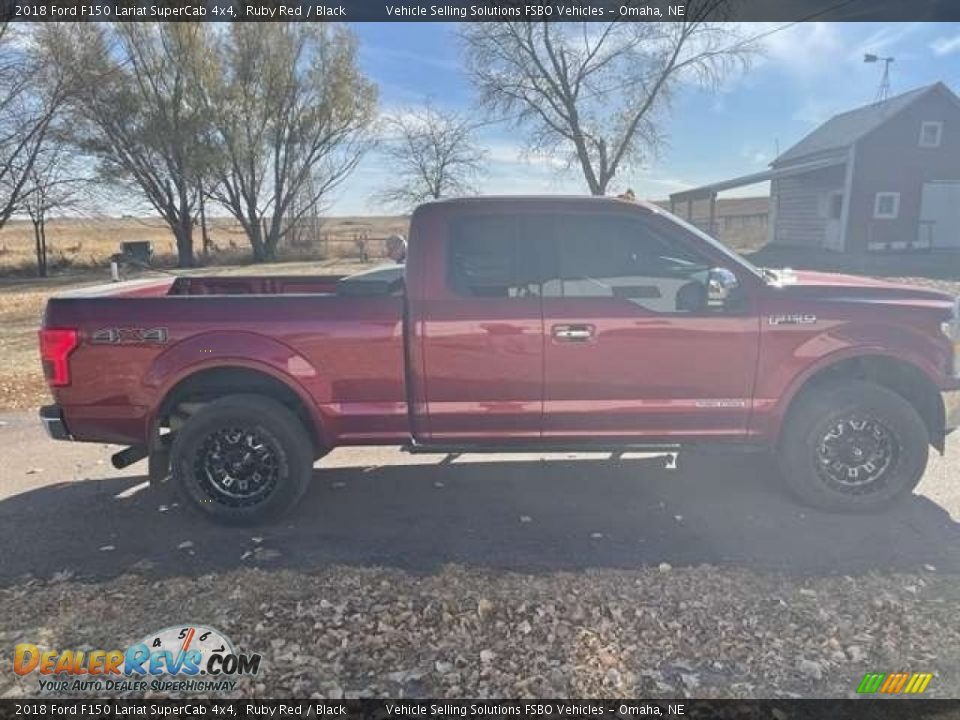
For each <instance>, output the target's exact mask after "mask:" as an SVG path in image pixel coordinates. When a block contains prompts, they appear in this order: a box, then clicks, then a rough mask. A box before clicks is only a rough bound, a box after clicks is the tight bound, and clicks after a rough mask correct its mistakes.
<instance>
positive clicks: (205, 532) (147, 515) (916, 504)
mask: <svg viewBox="0 0 960 720" xmlns="http://www.w3.org/2000/svg"><path fill="white" fill-rule="evenodd" d="M772 476H773V469H772V467H771V465H770V462H769V460H766V459H764V458H757V457H752V456H741V457H738V456H710V455H705V456H704V455H700V456H698V455H691V456H688V457H687V458H686V461H685V462H683V461H682V462H681V467H680V468H679V469H677V470H667V469H664V463H663V460H662V459H646V460H639V461H637V460H629V461H628V460H622V461H613V460H580V461H548V462H498V463H486V462H484V463H463V464H461V463H453V464H444V463H441V464H428V465H400V466H396V465H394V466H387V467H354V468H333V469H324V470H319V471H317V472H316V473H315V478H314V479H315V482H314V483H313V486H312V487H311V488H310V490H309V491H308V492H307V494H306V495H305V497H304V498H303V500H302V501H301V502H300V503H299V505H298V506H297V507H296V508H295V509H294V511H293V512H292V513H290V514H289V515H288V516H286V517H285V518H283V519H282V520H281V521H279V522H276V523H274V524H271V525H265V526H261V527H257V528H224V527H219V526H216V525H212V524H210V523H209V522H207V521H205V520H204V519H202V518H199V517H198V516H197V515H196V514H194V513H193V512H191V511H189V510H187V509H185V508H182V507H172V508H170V509H168V510H166V511H164V512H161V511H160V510H159V509H158V502H159V501H158V499H157V497H156V496H154V495H153V494H152V493H151V492H150V491H149V490H142V491H140V492H136V493H134V494H132V495H130V496H128V497H119V498H118V497H116V496H117V495H118V494H122V493H123V492H124V491H125V490H128V489H129V488H131V487H133V486H135V485H137V484H139V483H142V482H143V478H122V479H110V480H90V481H83V482H77V483H64V484H59V485H51V486H47V487H44V488H42V489H37V490H34V491H30V492H26V493H23V494H21V495H16V496H13V497H11V498H9V499H7V500H5V501H3V502H0V547H3V548H4V555H3V557H4V559H3V562H2V564H0V584H4V585H6V584H10V583H11V582H15V581H16V580H17V579H18V578H22V577H23V576H26V575H30V576H35V577H49V576H51V575H52V574H54V573H56V572H58V571H63V570H69V571H71V572H73V573H74V574H75V576H77V577H79V578H86V579H102V578H109V577H113V576H116V575H119V574H122V573H123V572H126V571H131V570H136V571H141V572H145V573H147V574H149V575H158V576H170V575H181V574H186V575H197V574H201V573H203V572H209V571H215V570H228V569H232V568H237V567H242V566H247V565H251V564H259V565H267V566H274V567H288V568H294V569H299V570H303V571H306V572H309V571H311V570H313V569H316V568H320V567H322V566H324V565H328V564H332V563H337V564H344V565H353V566H367V565H385V566H392V567H399V568H403V569H407V570H412V571H415V572H431V571H433V570H435V569H437V568H438V567H440V566H442V565H444V564H446V563H460V564H463V565H466V566H474V567H485V568H498V569H510V570H517V571H533V572H545V571H555V570H577V569H582V568H587V567H592V568H600V567H607V568H638V567H643V566H648V565H651V564H653V565H656V564H659V563H661V562H669V563H671V564H672V565H674V566H681V565H698V564H701V563H711V564H723V565H735V566H740V567H746V568H754V569H766V570H782V571H786V572H790V573H793V574H830V573H839V574H847V573H859V572H864V571H868V570H873V569H876V570H894V569H897V570H906V571H911V570H920V569H922V567H923V565H927V564H928V565H934V566H936V567H937V568H938V569H940V570H943V571H948V572H956V571H960V554H958V553H957V552H956V550H955V548H956V547H957V545H958V541H960V525H958V524H957V523H954V522H953V521H952V520H951V518H950V517H949V515H948V514H947V512H946V511H945V510H944V509H943V508H941V507H940V506H938V505H936V504H934V503H933V502H931V501H930V500H929V499H927V498H925V497H923V496H913V497H911V498H910V499H909V500H907V501H906V502H905V503H903V504H901V505H899V506H898V507H896V508H895V509H894V510H893V511H891V512H888V513H886V514H882V515H873V516H850V515H831V514H824V513H820V512H816V511H813V510H809V509H806V508H803V507H801V506H798V505H796V504H795V503H794V502H793V501H792V500H790V499H789V498H788V497H786V496H785V495H784V494H783V493H782V492H781V490H780V489H779V487H778V486H777V485H776V483H774V482H772V481H770V480H769V478H770V477H772ZM101 548H113V549H101ZM245 555H246V557H244V556H245Z"/></svg>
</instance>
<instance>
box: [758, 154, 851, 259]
mask: <svg viewBox="0 0 960 720" xmlns="http://www.w3.org/2000/svg"><path fill="white" fill-rule="evenodd" d="M844 167H845V166H835V167H829V168H824V169H822V170H815V171H812V172H808V173H804V174H803V175H792V176H788V177H783V178H779V179H777V180H774V181H773V183H772V187H771V202H773V203H776V225H775V227H774V232H773V242H774V243H776V244H779V245H800V246H804V247H818V248H819V247H823V245H824V241H825V239H826V226H827V213H826V212H825V210H826V206H825V201H824V198H825V196H826V195H829V193H831V192H833V191H842V190H843V186H844V179H845V169H844Z"/></svg>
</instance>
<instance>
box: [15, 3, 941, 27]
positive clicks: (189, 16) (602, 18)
mask: <svg viewBox="0 0 960 720" xmlns="http://www.w3.org/2000/svg"><path fill="white" fill-rule="evenodd" d="M694 15H695V16H696V17H698V18H704V19H712V20H728V21H737V22H752V21H763V22H796V21H806V20H826V21H833V22H847V21H870V22H907V21H926V22H957V21H960V1H958V0H438V1H437V2H430V1H427V0H407V1H404V0H251V1H250V2H247V1H245V0H112V1H108V0H0V19H3V20H10V21H13V22H24V21H26V22H47V21H63V20H68V21H102V20H110V21H135V20H203V21H213V22H231V21H241V20H242V21H261V22H269V21H282V20H289V21H302V22H315V21H318V20H340V21H347V22H485V21H497V20H553V21H558V22H562V21H590V22H609V21H611V20H615V19H620V20H623V21H630V22H649V21H668V22H669V21H682V20H684V19H687V18H689V17H691V16H694Z"/></svg>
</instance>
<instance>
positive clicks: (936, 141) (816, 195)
mask: <svg viewBox="0 0 960 720" xmlns="http://www.w3.org/2000/svg"><path fill="white" fill-rule="evenodd" d="M767 181H769V182H770V217H769V223H768V241H769V242H771V243H774V244H779V245H792V246H801V247H811V248H824V249H827V250H834V251H837V252H846V253H852V254H855V253H865V252H883V251H910V250H941V249H942V250H950V249H952V250H958V251H960V98H958V97H957V96H956V95H955V94H954V93H953V92H952V91H951V90H950V88H948V87H947V86H946V85H944V84H943V83H936V84H934V85H929V86H927V87H922V88H917V89H915V90H911V91H910V92H907V93H904V94H902V95H898V96H896V97H892V98H889V99H888V100H884V101H882V102H877V103H873V104H871V105H866V106H864V107H861V108H857V109H855V110H851V111H849V112H846V113H842V114H840V115H837V116H835V117H833V118H831V119H830V120H828V121H827V122H825V123H824V124H823V125H821V126H820V127H818V128H817V129H816V130H814V131H813V132H811V133H810V134H809V135H807V136H806V137H804V138H803V139H802V140H800V142H798V143H797V144H796V145H794V146H793V147H791V148H790V149H788V150H787V151H786V152H784V153H783V154H781V155H780V156H779V157H778V158H777V159H776V160H774V161H773V163H771V165H770V169H769V170H766V171H764V172H760V173H754V174H752V175H745V176H743V177H738V178H733V179H731V180H726V181H723V182H718V183H713V184H711V185H705V186H703V187H699V188H694V189H691V190H684V191H683V192H679V193H674V194H673V195H671V196H670V203H671V207H673V208H674V209H675V210H677V211H680V212H681V213H682V212H683V211H684V209H686V213H687V215H688V216H689V215H692V210H693V203H694V202H696V201H698V200H708V201H709V202H710V207H711V210H712V211H711V213H710V218H711V220H710V223H709V224H710V225H713V224H714V223H713V218H715V216H716V215H715V210H714V208H715V206H716V197H717V194H718V193H720V192H723V191H724V190H730V189H732V188H736V187H742V186H747V185H753V184H756V183H761V182H767ZM714 229H715V228H714Z"/></svg>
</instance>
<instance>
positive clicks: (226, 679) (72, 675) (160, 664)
mask: <svg viewBox="0 0 960 720" xmlns="http://www.w3.org/2000/svg"><path fill="white" fill-rule="evenodd" d="M13 670H14V672H15V673H16V674H17V675H19V676H21V677H25V676H30V675H33V674H35V675H36V676H37V677H38V683H39V688H38V689H39V690H40V691H41V692H51V693H75V692H118V693H121V692H146V691H148V690H151V691H155V692H211V691H213V692H216V691H223V692H228V691H230V690H233V689H234V687H235V686H236V684H237V678H239V677H243V676H249V675H256V674H257V672H258V671H259V670H260V655H258V654H256V653H253V654H247V653H237V652H236V651H235V650H234V648H233V643H231V642H230V640H229V639H228V638H227V637H226V636H225V635H224V634H223V633H221V632H219V631H218V630H214V629H213V628H210V627H205V626H203V625H196V624H184V625H176V626H172V627H168V628H164V629H163V630H160V631H159V632H156V633H151V634H150V635H147V637H145V638H144V639H143V640H141V641H140V642H138V643H134V644H133V645H130V646H129V647H128V648H126V649H125V650H46V649H41V648H40V647H38V646H37V645H34V644H31V643H22V644H20V645H17V646H16V647H15V648H14V654H13Z"/></svg>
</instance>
